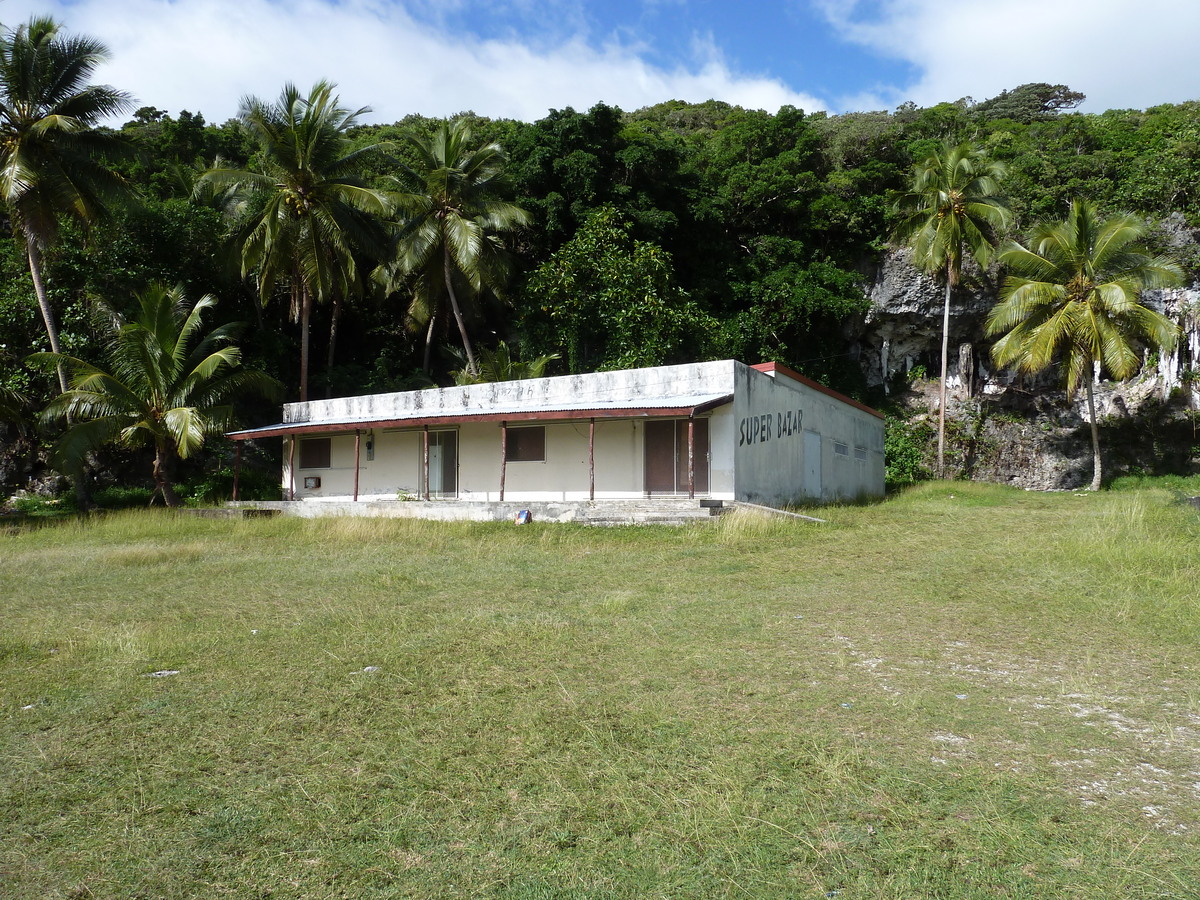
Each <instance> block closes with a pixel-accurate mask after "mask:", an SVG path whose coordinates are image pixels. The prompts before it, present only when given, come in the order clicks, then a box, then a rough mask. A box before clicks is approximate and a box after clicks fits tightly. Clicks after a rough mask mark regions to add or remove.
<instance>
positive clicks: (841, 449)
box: [833, 441, 850, 456]
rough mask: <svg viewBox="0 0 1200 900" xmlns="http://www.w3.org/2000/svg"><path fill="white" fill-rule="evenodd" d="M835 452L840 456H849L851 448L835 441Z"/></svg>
mask: <svg viewBox="0 0 1200 900" xmlns="http://www.w3.org/2000/svg"><path fill="white" fill-rule="evenodd" d="M833 452H834V453H836V454H837V455H838V456H849V455H850V448H849V447H848V446H847V445H846V444H843V443H842V442H841V441H834V442H833Z"/></svg>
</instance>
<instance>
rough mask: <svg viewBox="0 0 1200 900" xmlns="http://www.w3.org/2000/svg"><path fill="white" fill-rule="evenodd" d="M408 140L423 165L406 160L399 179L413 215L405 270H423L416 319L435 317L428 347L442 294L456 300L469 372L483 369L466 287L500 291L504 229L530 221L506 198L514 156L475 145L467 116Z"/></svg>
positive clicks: (404, 204) (404, 207)
mask: <svg viewBox="0 0 1200 900" xmlns="http://www.w3.org/2000/svg"><path fill="white" fill-rule="evenodd" d="M405 141H406V144H407V146H408V148H409V149H411V151H412V152H413V155H414V156H415V157H416V160H417V162H416V165H415V166H408V165H405V166H403V167H402V173H401V175H400V176H399V177H398V178H397V179H396V180H397V183H398V185H399V186H400V187H401V188H402V190H401V192H400V193H398V194H397V195H396V196H395V198H394V200H395V202H396V205H397V207H398V208H399V209H400V211H401V212H402V213H404V214H405V215H406V216H407V217H408V222H407V225H406V227H405V230H404V233H403V239H402V244H401V250H400V255H399V259H398V264H399V269H400V272H401V273H404V274H414V273H416V274H417V275H418V278H417V284H416V288H415V291H414V298H413V303H412V305H411V306H410V308H409V314H410V317H411V318H412V319H414V320H415V321H418V322H427V323H428V327H429V330H428V332H427V337H426V360H425V366H426V369H428V367H429V359H428V348H429V344H430V342H431V341H432V338H433V332H434V326H435V324H436V321H437V315H438V307H439V306H440V303H441V298H442V297H446V298H448V299H449V301H450V309H451V311H452V313H453V315H454V321H455V322H456V323H457V325H458V333H459V335H460V337H461V338H462V343H463V351H464V352H465V353H466V356H467V371H468V372H469V373H470V374H472V375H474V374H477V373H478V371H479V363H478V361H477V360H476V358H475V350H474V347H473V345H472V344H471V337H470V335H469V334H468V333H467V323H466V320H465V318H464V317H463V309H462V303H461V302H460V300H459V296H458V293H459V289H460V288H463V287H465V288H466V289H467V290H468V291H470V292H471V293H472V294H478V293H479V292H480V291H481V290H482V289H483V288H484V287H489V288H491V289H492V290H493V291H494V290H497V289H498V288H499V287H500V285H501V283H502V281H503V278H504V276H505V274H506V256H505V254H504V252H503V247H502V244H501V240H500V236H501V235H502V234H503V233H504V232H507V231H511V230H513V229H514V228H516V227H517V226H520V225H525V224H527V223H528V222H529V214H528V213H526V212H525V210H523V209H521V208H520V207H518V206H516V205H514V204H512V203H509V202H506V201H504V200H501V199H499V198H500V196H501V195H503V193H504V192H505V190H506V189H507V183H506V181H505V177H504V165H505V163H506V161H507V158H506V157H505V155H504V151H503V150H502V149H501V148H500V145H499V144H495V143H491V144H485V145H484V146H482V147H478V148H475V147H472V145H471V129H470V128H469V127H468V125H467V123H466V122H465V121H464V120H462V119H459V120H458V121H456V122H454V123H453V124H451V123H450V122H444V123H442V125H441V126H440V127H439V128H438V130H437V131H436V132H435V133H434V135H433V137H432V138H429V139H426V138H423V137H420V136H418V135H415V134H409V135H408V136H407V137H406V139H405Z"/></svg>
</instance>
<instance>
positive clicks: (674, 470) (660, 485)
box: [645, 419, 708, 494]
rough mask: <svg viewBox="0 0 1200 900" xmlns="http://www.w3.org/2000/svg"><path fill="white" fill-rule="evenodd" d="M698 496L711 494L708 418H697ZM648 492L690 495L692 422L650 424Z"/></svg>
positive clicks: (648, 433) (694, 437)
mask: <svg viewBox="0 0 1200 900" xmlns="http://www.w3.org/2000/svg"><path fill="white" fill-rule="evenodd" d="M692 421H693V422H694V423H695V429H694V432H693V443H694V454H693V459H694V461H695V462H694V464H695V473H696V493H697V494H707V493H708V419H693V420H692ZM645 446H646V493H647V494H687V492H688V420H687V419H652V420H650V421H648V422H646V444H645Z"/></svg>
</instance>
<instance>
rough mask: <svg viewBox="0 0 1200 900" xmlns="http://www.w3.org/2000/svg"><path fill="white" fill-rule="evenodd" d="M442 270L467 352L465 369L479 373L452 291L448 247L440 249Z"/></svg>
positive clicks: (465, 327) (452, 280)
mask: <svg viewBox="0 0 1200 900" xmlns="http://www.w3.org/2000/svg"><path fill="white" fill-rule="evenodd" d="M442 270H443V272H444V273H445V276H446V293H447V294H449V295H450V308H451V309H452V310H454V321H455V322H457V323H458V333H459V334H460V335H462V342H463V350H465V351H466V353H467V371H468V372H470V373H471V374H472V375H478V374H479V364H478V363H477V362H475V351H474V349H473V348H472V347H471V339H470V338H469V337H467V323H466V322H465V321H463V314H462V310H461V309H459V306H458V297H457V296H456V295H455V293H454V278H453V273H452V272H451V270H450V248H449V247H444V248H443V250H442Z"/></svg>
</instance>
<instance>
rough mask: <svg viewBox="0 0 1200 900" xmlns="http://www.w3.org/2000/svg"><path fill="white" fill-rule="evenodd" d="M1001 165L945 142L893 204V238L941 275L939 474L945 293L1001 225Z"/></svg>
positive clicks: (940, 463) (1004, 219) (941, 471)
mask: <svg viewBox="0 0 1200 900" xmlns="http://www.w3.org/2000/svg"><path fill="white" fill-rule="evenodd" d="M1004 174H1005V169H1004V166H1003V165H1002V164H1001V163H998V162H996V161H995V160H992V159H989V158H988V157H987V155H986V154H985V153H984V152H983V151H982V150H981V149H979V148H977V147H975V146H973V145H972V144H970V143H964V144H959V145H957V146H947V147H945V148H944V149H943V150H942V152H940V153H935V154H932V155H931V156H929V157H927V158H926V159H924V160H923V161H921V162H920V163H918V164H917V165H916V166H915V167H914V169H913V173H912V181H911V182H910V184H909V191H908V193H907V194H905V195H903V196H902V197H901V198H900V199H899V200H898V201H897V203H896V209H897V210H898V211H900V212H902V213H903V214H904V219H903V220H902V221H901V222H900V224H899V225H898V226H897V228H896V235H897V237H900V238H903V239H907V240H908V241H909V242H910V244H911V246H912V248H913V261H914V262H915V263H916V264H917V265H918V266H920V267H921V268H922V269H924V270H925V271H926V272H929V273H931V274H941V275H943V276H944V277H945V279H946V302H945V306H944V309H943V312H942V374H941V381H940V386H939V389H938V451H937V474H938V477H939V478H942V477H945V469H946V467H945V447H946V369H947V360H948V355H949V343H950V296H951V293H952V292H953V290H954V288H955V287H957V286H958V283H959V281H960V279H961V278H962V265H963V253H964V250H969V251H970V252H971V255H972V256H973V257H974V258H975V260H976V262H978V263H979V265H980V267H981V268H986V267H987V264H988V260H989V258H990V255H991V251H992V244H991V242H990V240H989V232H990V231H993V230H999V229H1001V228H1003V227H1005V226H1006V225H1007V224H1008V221H1009V211H1008V207H1007V206H1005V205H1004V202H1003V200H1001V199H1000V197H999V196H998V194H999V189H1000V188H999V185H1000V181H1001V179H1003V177H1004Z"/></svg>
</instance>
